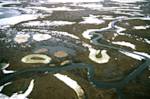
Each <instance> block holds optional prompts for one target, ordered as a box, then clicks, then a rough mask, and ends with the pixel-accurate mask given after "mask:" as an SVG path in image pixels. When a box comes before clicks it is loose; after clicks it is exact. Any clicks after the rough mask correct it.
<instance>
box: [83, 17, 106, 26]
mask: <svg viewBox="0 0 150 99" xmlns="http://www.w3.org/2000/svg"><path fill="white" fill-rule="evenodd" d="M83 20H84V21H82V22H80V24H102V23H104V22H105V21H104V20H102V19H98V18H97V16H95V15H89V17H83Z"/></svg>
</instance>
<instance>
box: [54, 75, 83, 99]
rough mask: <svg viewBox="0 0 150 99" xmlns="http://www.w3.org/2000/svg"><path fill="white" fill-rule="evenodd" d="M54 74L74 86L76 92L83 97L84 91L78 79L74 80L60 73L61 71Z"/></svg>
mask: <svg viewBox="0 0 150 99" xmlns="http://www.w3.org/2000/svg"><path fill="white" fill-rule="evenodd" d="M54 76H55V77H56V78H58V79H59V80H61V81H62V82H64V83H65V84H66V85H67V86H69V87H70V88H72V89H73V90H74V91H75V92H76V94H77V96H78V98H79V99H83V97H84V91H83V89H82V88H81V87H80V85H79V84H78V83H77V82H76V81H74V80H72V79H71V78H70V77H68V76H67V75H62V74H59V73H57V74H54Z"/></svg>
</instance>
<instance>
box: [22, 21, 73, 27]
mask: <svg viewBox="0 0 150 99" xmlns="http://www.w3.org/2000/svg"><path fill="white" fill-rule="evenodd" d="M72 24H75V22H69V21H31V22H28V23H24V24H22V25H25V26H26V25H27V26H64V25H72Z"/></svg>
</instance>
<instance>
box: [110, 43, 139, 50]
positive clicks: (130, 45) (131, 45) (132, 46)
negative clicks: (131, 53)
mask: <svg viewBox="0 0 150 99" xmlns="http://www.w3.org/2000/svg"><path fill="white" fill-rule="evenodd" d="M112 43H113V44H116V45H121V46H126V47H130V48H132V49H135V48H136V47H135V45H134V44H131V43H130V42H125V41H117V42H112Z"/></svg>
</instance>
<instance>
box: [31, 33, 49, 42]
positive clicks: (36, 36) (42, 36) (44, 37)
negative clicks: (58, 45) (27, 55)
mask: <svg viewBox="0 0 150 99" xmlns="http://www.w3.org/2000/svg"><path fill="white" fill-rule="evenodd" d="M50 38H51V35H49V34H39V33H38V34H34V35H33V39H34V40H35V41H44V40H48V39H50Z"/></svg>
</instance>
